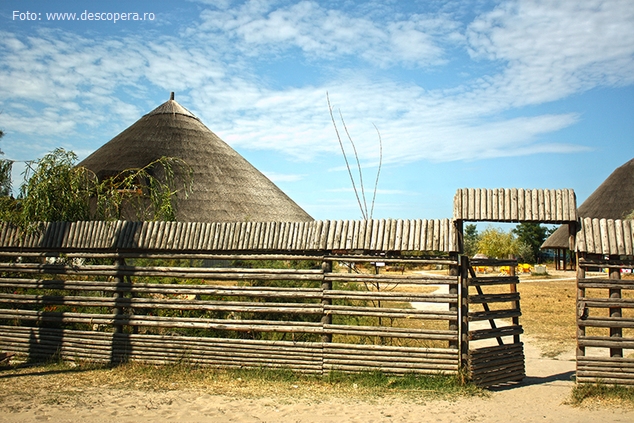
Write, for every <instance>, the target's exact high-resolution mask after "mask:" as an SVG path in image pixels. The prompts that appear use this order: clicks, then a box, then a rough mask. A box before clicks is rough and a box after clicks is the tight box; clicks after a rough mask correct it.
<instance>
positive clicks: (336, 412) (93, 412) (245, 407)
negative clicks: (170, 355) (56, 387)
mask: <svg viewBox="0 0 634 423" xmlns="http://www.w3.org/2000/svg"><path fill="white" fill-rule="evenodd" d="M523 341H524V343H525V353H526V371H527V378H526V379H525V380H524V381H523V382H522V383H520V384H517V385H513V386H508V387H504V388H499V389H495V390H493V391H491V392H490V395H488V396H485V397H467V398H459V399H456V400H451V401H448V400H429V399H418V398H410V397H382V398H376V399H367V398H366V399H358V398H350V397H349V396H346V397H345V398H342V396H338V395H337V392H333V393H332V396H327V397H325V398H324V397H319V398H315V397H309V396H298V397H294V396H293V397H290V396H275V397H268V398H257V397H256V398H253V397H236V396H228V395H214V394H209V393H205V392H200V391H195V390H191V389H180V390H172V391H160V392H150V391H144V390H129V389H126V390H122V389H102V388H99V387H91V388H82V391H81V392H80V393H79V394H77V393H75V395H73V396H72V398H71V399H63V400H61V401H51V399H50V398H51V397H50V395H47V393H45V392H44V393H43V392H34V393H33V395H32V396H28V397H19V398H16V397H15V396H11V395H7V392H0V400H1V401H0V407H1V411H0V422H41V421H51V422H87V423H96V422H122V423H128V422H130V423H132V422H134V423H138V422H281V423H297V422H363V423H371V422H447V423H449V422H504V423H508V422H536V421H539V422H578V423H584V422H588V423H607V422H634V410H632V409H623V408H616V407H614V406H612V405H609V404H608V405H605V406H603V405H598V406H597V405H595V406H593V408H587V407H581V408H579V407H572V406H570V405H568V404H567V401H568V398H569V396H570V392H571V390H572V388H573V386H574V382H573V381H572V380H571V379H572V377H573V375H574V370H575V361H574V352H573V351H569V352H568V353H565V354H562V355H560V356H559V357H557V359H549V358H543V357H541V354H540V351H539V349H538V347H537V346H536V345H535V343H534V342H533V341H532V339H531V338H530V337H526V336H524V337H523ZM2 373H3V372H0V380H1V379H3V378H4V376H5V375H3V374H2ZM3 386H4V387H5V389H6V388H7V387H8V386H10V384H4V385H3ZM3 397H4V398H3ZM9 398H10V401H7V399H9Z"/></svg>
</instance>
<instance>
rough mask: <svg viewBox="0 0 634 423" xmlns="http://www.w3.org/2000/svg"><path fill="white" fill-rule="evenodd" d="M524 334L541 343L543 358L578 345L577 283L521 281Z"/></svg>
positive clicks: (521, 318) (519, 288) (518, 287)
mask: <svg viewBox="0 0 634 423" xmlns="http://www.w3.org/2000/svg"><path fill="white" fill-rule="evenodd" d="M517 290H518V291H519V293H520V298H521V302H520V304H521V307H522V317H520V323H521V324H522V326H523V327H524V330H525V333H526V334H527V335H530V336H532V337H534V338H535V339H537V340H538V341H539V345H540V348H541V350H542V353H543V355H545V356H548V357H554V356H557V355H559V354H561V353H563V352H565V351H568V350H570V349H571V348H574V347H575V345H576V332H577V324H576V306H575V304H576V282H575V281H574V280H570V281H567V280H566V281H553V282H521V283H520V284H519V285H518V286H517Z"/></svg>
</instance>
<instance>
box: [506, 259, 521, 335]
mask: <svg viewBox="0 0 634 423" xmlns="http://www.w3.org/2000/svg"><path fill="white" fill-rule="evenodd" d="M509 276H510V277H514V276H515V266H513V265H511V266H509ZM511 293H512V294H516V293H517V284H516V283H512V284H511ZM512 304H513V308H514V309H516V310H519V309H520V302H519V301H513V303H512ZM519 325H520V318H519V317H513V326H519ZM513 343H514V344H519V343H520V335H519V334H517V335H513Z"/></svg>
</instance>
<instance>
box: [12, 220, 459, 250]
mask: <svg viewBox="0 0 634 423" xmlns="http://www.w3.org/2000/svg"><path fill="white" fill-rule="evenodd" d="M0 246H1V248H2V249H32V248H38V249H49V250H54V251H73V250H91V251H110V250H117V251H122V250H143V251H180V252H183V251H195V252H200V253H204V252H214V253H218V252H220V251H250V252H256V251H260V252H265V253H270V252H273V251H291V252H292V251H295V252H304V251H336V250H347V251H355V250H361V251H384V252H385V251H439V252H456V251H458V250H457V248H458V244H457V233H456V230H455V226H454V225H453V224H452V222H451V221H450V220H449V219H437V220H427V219H418V220H393V219H387V220H385V219H381V220H322V221H314V222H234V223H202V222H201V223H194V222H128V221H117V222H52V223H42V224H41V225H40V227H39V230H38V231H35V232H31V233H28V234H25V233H23V232H22V231H20V230H19V229H17V228H15V227H13V226H12V225H10V224H9V223H7V222H0Z"/></svg>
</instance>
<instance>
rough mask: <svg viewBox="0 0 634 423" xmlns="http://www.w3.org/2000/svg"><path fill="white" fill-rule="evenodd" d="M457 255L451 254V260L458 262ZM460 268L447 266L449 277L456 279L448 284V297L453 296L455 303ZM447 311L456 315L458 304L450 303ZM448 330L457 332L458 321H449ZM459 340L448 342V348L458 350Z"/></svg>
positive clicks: (457, 299)
mask: <svg viewBox="0 0 634 423" xmlns="http://www.w3.org/2000/svg"><path fill="white" fill-rule="evenodd" d="M458 258H459V257H458V254H455V253H454V254H452V256H451V259H452V260H455V261H456V262H457V261H458ZM460 274H461V272H460V267H459V266H456V265H451V266H449V275H450V276H454V277H455V278H456V281H455V283H451V284H449V295H452V296H455V298H456V301H459V298H458V283H459V281H460ZM449 311H451V312H455V313H456V315H458V314H457V313H458V302H450V303H449ZM449 330H451V331H456V332H458V321H457V320H449ZM459 343H460V342H459V340H456V341H449V348H455V349H458V348H459V347H460V345H459Z"/></svg>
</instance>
